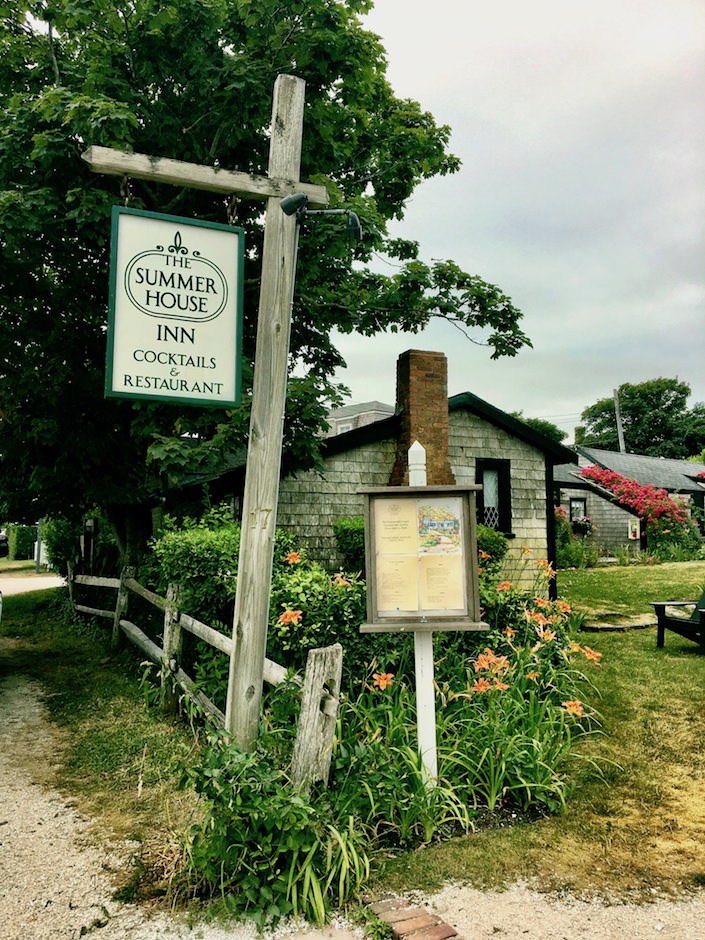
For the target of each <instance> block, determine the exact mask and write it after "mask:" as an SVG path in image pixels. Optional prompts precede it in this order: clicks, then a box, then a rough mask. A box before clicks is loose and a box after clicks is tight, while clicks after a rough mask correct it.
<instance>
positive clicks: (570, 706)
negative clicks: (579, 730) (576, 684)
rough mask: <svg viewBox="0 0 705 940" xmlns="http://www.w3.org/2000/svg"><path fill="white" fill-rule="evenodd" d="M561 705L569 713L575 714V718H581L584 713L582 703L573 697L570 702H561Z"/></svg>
mask: <svg viewBox="0 0 705 940" xmlns="http://www.w3.org/2000/svg"><path fill="white" fill-rule="evenodd" d="M561 705H562V706H563V708H565V710H566V711H567V712H568V714H569V715H575V716H576V717H577V718H582V717H583V715H584V714H585V709H584V708H583V703H582V702H580V701H578V699H574V700H573V701H572V702H561Z"/></svg>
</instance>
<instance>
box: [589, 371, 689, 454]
mask: <svg viewBox="0 0 705 940" xmlns="http://www.w3.org/2000/svg"><path fill="white" fill-rule="evenodd" d="M618 395H619V410H620V414H621V418H622V428H623V430H624V442H625V446H626V449H627V451H629V452H630V453H634V454H645V455H646V456H652V457H671V458H682V459H685V458H687V457H688V456H689V455H690V454H694V453H697V451H699V450H700V449H701V448H702V447H703V445H704V444H705V404H703V403H698V404H696V405H694V406H693V408H688V397H689V395H690V386H689V385H688V383H687V382H681V381H679V380H678V379H663V378H659V379H651V380H650V381H648V382H640V383H638V384H636V385H631V384H630V383H628V382H627V383H625V384H624V385H620V386H619V389H618ZM581 419H582V421H583V425H584V426H583V429H582V433H581V436H580V440H579V443H581V444H584V445H585V446H586V447H602V448H604V449H606V450H615V451H616V450H619V438H618V434H617V419H616V414H615V403H614V399H613V398H601V399H600V400H599V401H597V402H595V404H594V405H590V406H589V407H588V408H586V409H585V410H584V411H583V413H582V415H581Z"/></svg>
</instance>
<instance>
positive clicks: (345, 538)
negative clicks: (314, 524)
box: [333, 516, 365, 578]
mask: <svg viewBox="0 0 705 940" xmlns="http://www.w3.org/2000/svg"><path fill="white" fill-rule="evenodd" d="M333 532H334V534H335V542H336V545H337V547H338V552H339V553H340V556H341V558H342V559H343V569H344V570H345V571H354V572H358V573H359V574H360V576H361V577H363V578H364V577H365V520H364V519H363V518H362V516H346V517H344V518H342V519H336V521H335V522H334V523H333Z"/></svg>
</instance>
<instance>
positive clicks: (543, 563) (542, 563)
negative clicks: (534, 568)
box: [536, 558, 556, 578]
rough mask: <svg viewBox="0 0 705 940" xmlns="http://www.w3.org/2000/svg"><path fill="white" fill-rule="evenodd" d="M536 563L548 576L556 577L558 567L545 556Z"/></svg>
mask: <svg viewBox="0 0 705 940" xmlns="http://www.w3.org/2000/svg"><path fill="white" fill-rule="evenodd" d="M536 564H537V565H538V566H539V568H540V569H541V570H542V571H543V573H544V574H545V575H546V577H547V578H555V576H556V569H555V568H554V567H553V566H552V565H551V563H550V561H547V560H546V559H545V558H540V559H539V560H538V561H537V562H536Z"/></svg>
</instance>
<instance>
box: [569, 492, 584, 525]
mask: <svg viewBox="0 0 705 940" xmlns="http://www.w3.org/2000/svg"><path fill="white" fill-rule="evenodd" d="M569 514H570V521H571V522H575V520H576V519H584V518H585V516H587V500H586V499H579V498H575V497H571V499H570V509H569Z"/></svg>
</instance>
